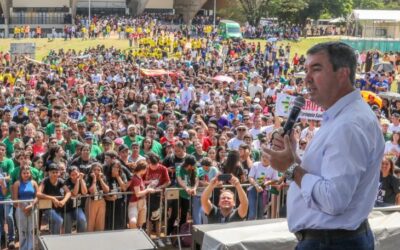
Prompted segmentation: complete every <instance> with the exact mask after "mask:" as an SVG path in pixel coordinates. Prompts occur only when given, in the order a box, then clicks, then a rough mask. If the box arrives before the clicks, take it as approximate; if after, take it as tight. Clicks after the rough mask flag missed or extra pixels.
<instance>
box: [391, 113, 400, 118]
mask: <svg viewBox="0 0 400 250" xmlns="http://www.w3.org/2000/svg"><path fill="white" fill-rule="evenodd" d="M392 116H393V117H396V118H400V114H399V113H397V112H396V113H393V114H392Z"/></svg>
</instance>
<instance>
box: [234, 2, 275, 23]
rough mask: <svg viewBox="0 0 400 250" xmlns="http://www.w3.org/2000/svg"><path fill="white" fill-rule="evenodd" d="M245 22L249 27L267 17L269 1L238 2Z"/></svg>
mask: <svg viewBox="0 0 400 250" xmlns="http://www.w3.org/2000/svg"><path fill="white" fill-rule="evenodd" d="M238 1H239V3H240V5H241V7H242V9H243V13H244V15H245V17H246V20H247V21H248V22H249V24H251V25H258V24H259V23H260V20H261V18H262V17H265V16H267V10H268V8H269V4H270V3H271V0H238Z"/></svg>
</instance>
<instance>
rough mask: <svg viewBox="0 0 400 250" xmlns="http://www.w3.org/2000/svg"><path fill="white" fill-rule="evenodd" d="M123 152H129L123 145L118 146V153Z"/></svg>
mask: <svg viewBox="0 0 400 250" xmlns="http://www.w3.org/2000/svg"><path fill="white" fill-rule="evenodd" d="M124 150H129V148H128V146H126V145H125V144H121V145H119V147H118V152H122V151H124Z"/></svg>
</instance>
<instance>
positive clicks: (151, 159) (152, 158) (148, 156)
mask: <svg viewBox="0 0 400 250" xmlns="http://www.w3.org/2000/svg"><path fill="white" fill-rule="evenodd" d="M146 159H147V160H148V161H149V162H150V163H151V164H157V163H158V162H159V161H160V157H158V155H157V154H156V153H153V152H149V153H147V154H146Z"/></svg>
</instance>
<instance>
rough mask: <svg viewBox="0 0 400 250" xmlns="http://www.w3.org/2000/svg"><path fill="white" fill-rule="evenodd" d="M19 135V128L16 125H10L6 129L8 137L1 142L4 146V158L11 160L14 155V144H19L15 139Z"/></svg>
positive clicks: (18, 140)
mask: <svg viewBox="0 0 400 250" xmlns="http://www.w3.org/2000/svg"><path fill="white" fill-rule="evenodd" d="M19 134H20V130H19V127H18V126H16V125H10V126H9V128H8V136H7V137H6V138H5V139H4V140H3V143H4V144H5V145H6V156H7V158H12V157H13V154H14V143H16V142H20V141H21V139H19V138H17V136H18V135H19Z"/></svg>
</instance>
